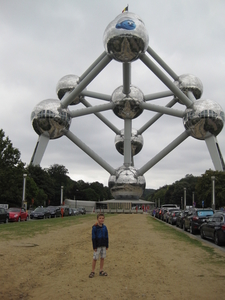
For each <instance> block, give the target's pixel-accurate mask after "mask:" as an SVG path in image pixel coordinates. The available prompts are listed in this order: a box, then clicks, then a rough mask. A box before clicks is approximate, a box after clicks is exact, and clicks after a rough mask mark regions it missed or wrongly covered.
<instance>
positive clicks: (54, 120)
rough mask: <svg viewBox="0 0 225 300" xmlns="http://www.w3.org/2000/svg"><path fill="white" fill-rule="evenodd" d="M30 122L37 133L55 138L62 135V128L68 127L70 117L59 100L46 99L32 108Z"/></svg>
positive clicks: (66, 128)
mask: <svg viewBox="0 0 225 300" xmlns="http://www.w3.org/2000/svg"><path fill="white" fill-rule="evenodd" d="M31 122H32V126H33V128H34V131H35V132H36V133H37V134H38V135H41V134H44V135H46V136H47V137H49V138H50V139H57V138H59V137H61V136H62V135H63V130H68V129H69V127H70V124H71V117H70V115H69V111H68V109H67V108H64V109H62V108H61V106H60V100H54V99H47V100H44V101H41V102H40V103H39V104H38V105H37V106H36V107H35V108H34V110H33V112H32V113H31Z"/></svg>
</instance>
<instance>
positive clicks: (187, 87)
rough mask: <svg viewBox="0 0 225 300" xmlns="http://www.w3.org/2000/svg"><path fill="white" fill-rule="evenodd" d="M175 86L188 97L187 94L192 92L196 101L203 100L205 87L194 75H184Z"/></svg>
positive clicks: (176, 81) (175, 82)
mask: <svg viewBox="0 0 225 300" xmlns="http://www.w3.org/2000/svg"><path fill="white" fill-rule="evenodd" d="M174 84H175V85H176V86H177V87H178V88H179V89H180V90H181V91H182V92H183V93H184V94H185V95H186V96H187V92H189V91H190V92H192V93H193V95H194V96H195V98H196V99H199V98H201V95H202V93H203V85H202V82H201V80H200V79H199V78H198V77H196V76H194V75H192V74H183V75H181V76H179V78H178V79H177V80H175V81H174Z"/></svg>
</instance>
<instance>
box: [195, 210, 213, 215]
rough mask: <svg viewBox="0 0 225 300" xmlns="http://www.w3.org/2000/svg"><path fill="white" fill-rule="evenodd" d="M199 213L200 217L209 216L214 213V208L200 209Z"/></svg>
mask: <svg viewBox="0 0 225 300" xmlns="http://www.w3.org/2000/svg"><path fill="white" fill-rule="evenodd" d="M197 215H198V216H199V217H207V216H212V215H213V210H199V211H198V212H197Z"/></svg>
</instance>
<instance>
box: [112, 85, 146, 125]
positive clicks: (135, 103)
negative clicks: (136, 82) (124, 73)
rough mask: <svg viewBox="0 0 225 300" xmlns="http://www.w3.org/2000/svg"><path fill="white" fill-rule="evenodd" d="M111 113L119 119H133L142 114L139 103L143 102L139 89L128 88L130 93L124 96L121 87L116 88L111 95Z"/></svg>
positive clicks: (142, 95)
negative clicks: (112, 105) (112, 104)
mask: <svg viewBox="0 0 225 300" xmlns="http://www.w3.org/2000/svg"><path fill="white" fill-rule="evenodd" d="M112 102H113V103H114V108H113V112H114V114H115V115H116V116H117V117H119V118H121V119H135V118H137V117H138V116H140V114H142V112H143V108H141V107H140V103H142V102H144V94H143V93H142V92H141V91H140V89H139V88H137V87H135V86H132V85H131V86H130V93H129V94H124V92H123V86H120V87H118V88H117V89H116V90H115V91H114V92H113V94H112Z"/></svg>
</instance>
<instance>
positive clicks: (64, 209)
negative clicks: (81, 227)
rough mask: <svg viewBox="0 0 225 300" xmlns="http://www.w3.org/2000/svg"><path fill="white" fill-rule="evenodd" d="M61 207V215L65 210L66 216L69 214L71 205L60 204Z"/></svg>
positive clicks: (64, 214)
mask: <svg viewBox="0 0 225 300" xmlns="http://www.w3.org/2000/svg"><path fill="white" fill-rule="evenodd" d="M59 208H60V211H61V215H62V212H63V216H64V217H67V216H69V207H68V206H59Z"/></svg>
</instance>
